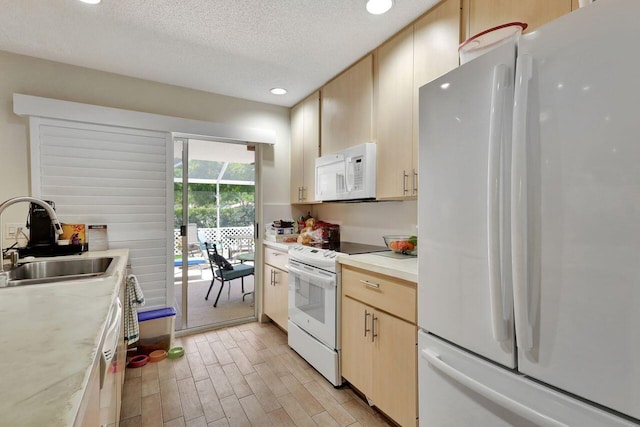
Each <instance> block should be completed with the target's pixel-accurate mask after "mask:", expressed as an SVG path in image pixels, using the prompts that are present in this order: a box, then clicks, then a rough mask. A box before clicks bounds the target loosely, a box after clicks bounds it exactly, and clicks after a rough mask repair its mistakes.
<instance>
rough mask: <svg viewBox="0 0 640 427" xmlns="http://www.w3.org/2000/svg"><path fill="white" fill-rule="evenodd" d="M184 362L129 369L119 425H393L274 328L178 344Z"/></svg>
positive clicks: (224, 332) (234, 330)
mask: <svg viewBox="0 0 640 427" xmlns="http://www.w3.org/2000/svg"><path fill="white" fill-rule="evenodd" d="M174 346H182V347H184V349H185V355H184V356H183V357H182V358H180V359H175V360H170V359H165V360H162V361H160V362H157V363H148V364H147V365H145V366H143V367H142V368H136V369H130V368H127V371H126V375H125V383H124V391H123V397H122V412H121V421H120V425H121V426H123V427H132V426H171V427H173V426H194V427H195V426H209V427H213V426H216V427H217V426H354V427H356V426H363V427H368V426H389V425H392V424H390V423H389V421H387V420H386V419H385V418H384V417H383V416H382V415H381V414H380V413H378V412H377V411H375V410H374V409H372V408H370V407H369V406H368V405H367V404H366V403H365V402H364V401H363V400H362V399H361V398H360V397H358V396H357V395H356V394H355V393H354V392H353V390H351V389H350V388H349V387H348V386H345V387H343V388H341V389H336V388H334V387H333V385H331V383H329V382H328V381H327V380H326V379H325V378H324V377H322V376H321V375H320V374H319V373H318V372H317V371H315V370H314V369H313V368H312V367H311V366H310V365H309V364H308V363H307V362H306V361H305V360H304V359H302V358H301V357H300V356H298V354H297V353H296V352H294V351H293V350H291V348H289V346H288V345H287V336H286V335H285V334H284V333H283V332H282V331H281V330H280V329H278V328H277V327H276V326H274V325H273V324H271V323H257V322H253V323H247V324H244V325H239V326H233V327H228V328H225V329H218V330H215V331H210V332H205V333H200V334H196V335H189V336H185V337H181V338H176V340H175V343H174Z"/></svg>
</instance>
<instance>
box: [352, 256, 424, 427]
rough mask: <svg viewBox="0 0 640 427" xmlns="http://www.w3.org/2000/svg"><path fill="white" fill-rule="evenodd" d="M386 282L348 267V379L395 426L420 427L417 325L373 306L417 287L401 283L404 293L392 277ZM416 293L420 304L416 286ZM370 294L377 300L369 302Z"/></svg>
mask: <svg viewBox="0 0 640 427" xmlns="http://www.w3.org/2000/svg"><path fill="white" fill-rule="evenodd" d="M356 270H357V269H356ZM380 279H381V280H380V281H376V280H375V275H374V276H372V275H370V274H361V273H359V272H358V271H354V270H350V269H347V268H345V267H343V297H342V329H341V331H342V376H343V377H344V378H345V379H346V380H347V381H349V383H350V384H351V385H353V386H354V387H355V388H357V389H358V390H359V391H360V392H362V393H363V394H364V395H365V396H366V398H367V400H368V402H369V404H371V405H374V406H376V407H377V408H378V409H380V410H381V411H382V412H384V413H385V414H386V415H387V416H388V417H390V418H391V419H393V420H394V421H395V422H397V423H398V424H400V425H401V426H416V425H417V417H418V383H417V353H416V351H417V350H416V345H417V329H416V325H415V323H411V322H409V321H407V320H404V319H401V318H399V317H396V316H394V315H392V314H390V313H388V312H386V311H383V310H382V309H380V308H378V307H376V306H374V305H372V304H367V302H370V301H376V300H377V299H378V298H379V297H380V295H381V294H382V293H385V292H386V293H387V294H390V298H392V299H393V295H392V294H393V293H394V290H397V291H399V293H400V294H402V293H403V292H404V291H406V289H405V288H411V285H410V284H408V283H399V284H398V285H397V286H398V289H394V286H395V284H393V283H392V282H391V281H390V280H389V279H390V278H388V277H386V276H380ZM345 280H346V282H345ZM362 282H365V283H362ZM359 288H360V289H365V290H366V291H365V293H364V294H363V293H362V292H358V289H359ZM413 290H414V298H413V302H412V303H413V304H414V305H415V304H416V301H415V285H414V286H413ZM368 291H370V292H371V296H372V298H368V297H367V295H366V292H368ZM350 294H354V295H353V296H354V297H357V298H361V299H362V301H359V300H356V299H354V297H352V296H350ZM355 294H357V295H355ZM367 300H369V301H367Z"/></svg>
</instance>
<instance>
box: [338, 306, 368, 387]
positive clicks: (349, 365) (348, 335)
mask: <svg viewBox="0 0 640 427" xmlns="http://www.w3.org/2000/svg"><path fill="white" fill-rule="evenodd" d="M372 313H373V309H372V308H371V307H368V306H366V305H364V304H362V303H360V302H358V301H355V300H353V299H351V298H349V297H343V298H342V354H341V363H342V365H341V368H342V376H343V377H344V378H345V379H346V380H347V381H349V382H350V383H351V384H353V385H354V386H355V387H356V388H357V389H359V390H360V391H361V392H363V393H364V394H366V395H367V396H369V395H371V390H372V387H371V386H372V374H373V371H372V351H371V350H372V346H371V316H372Z"/></svg>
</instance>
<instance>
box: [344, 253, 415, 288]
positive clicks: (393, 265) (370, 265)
mask: <svg viewBox="0 0 640 427" xmlns="http://www.w3.org/2000/svg"><path fill="white" fill-rule="evenodd" d="M338 262H339V263H340V264H343V265H350V266H352V267H357V268H362V269H364V270H369V271H374V272H376V273H380V274H385V275H387V276H392V277H396V278H398V279H402V280H407V281H409V282H413V283H418V258H417V257H407V258H390V257H388V256H385V255H379V254H375V253H371V254H360V255H341V256H340V257H338Z"/></svg>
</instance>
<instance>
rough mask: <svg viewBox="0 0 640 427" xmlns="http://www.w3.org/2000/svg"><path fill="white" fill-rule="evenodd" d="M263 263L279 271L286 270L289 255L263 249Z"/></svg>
mask: <svg viewBox="0 0 640 427" xmlns="http://www.w3.org/2000/svg"><path fill="white" fill-rule="evenodd" d="M264 262H265V263H266V264H269V265H272V266H274V267H277V268H279V269H280V270H286V269H285V265H287V262H289V254H288V253H286V252H282V251H278V250H275V249H271V248H264Z"/></svg>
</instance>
